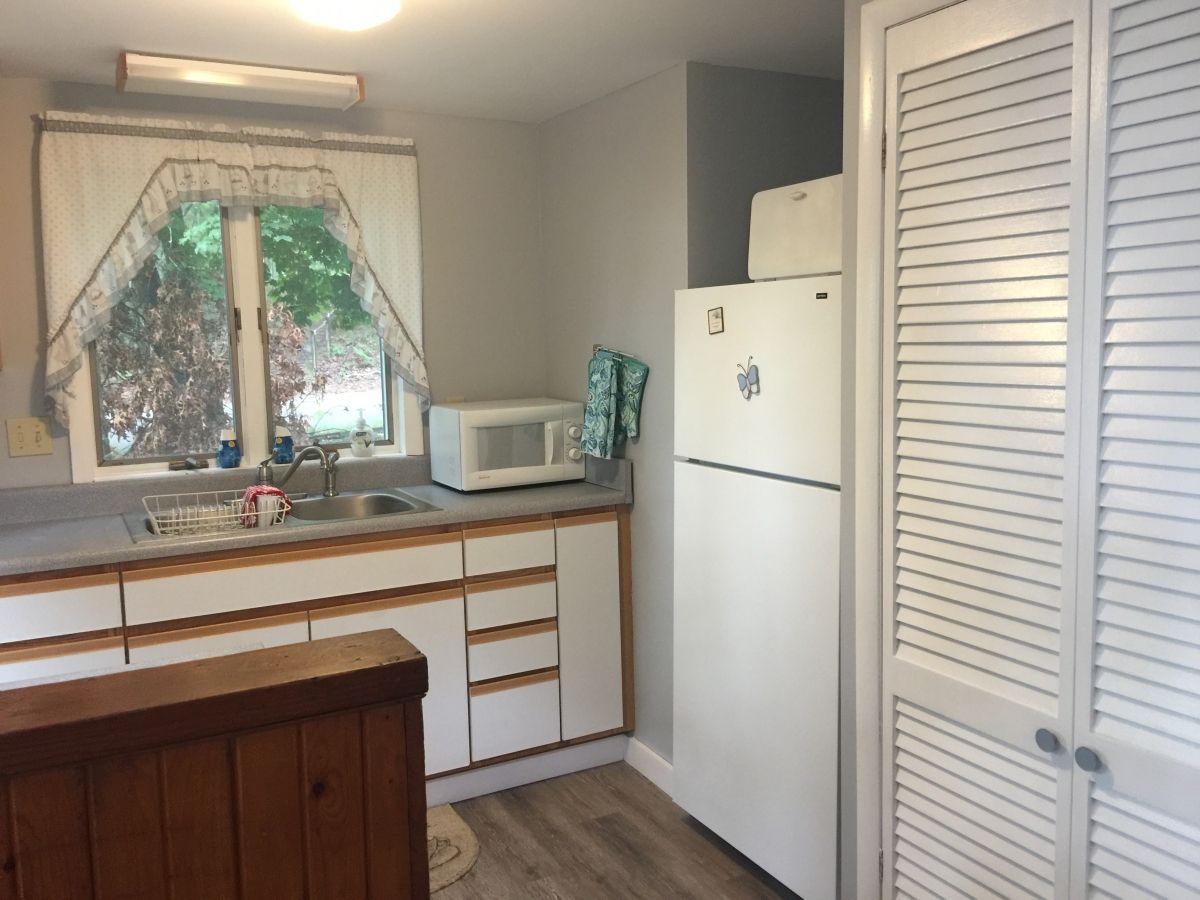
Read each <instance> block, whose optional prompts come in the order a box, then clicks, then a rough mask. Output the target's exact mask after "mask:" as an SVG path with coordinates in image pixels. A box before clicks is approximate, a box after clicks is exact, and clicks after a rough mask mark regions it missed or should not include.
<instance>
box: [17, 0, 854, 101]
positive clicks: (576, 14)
mask: <svg viewBox="0 0 1200 900" xmlns="http://www.w3.org/2000/svg"><path fill="white" fill-rule="evenodd" d="M331 2H334V3H336V2H338V0H331ZM3 6H4V14H3V23H2V25H0V76H31V77H41V78H50V79H53V80H55V81H82V82H92V83H96V84H112V83H113V81H114V71H115V67H116V59H117V54H118V52H119V51H120V50H122V49H127V50H140V51H143V52H148V53H164V54H171V55H179V56H198V57H205V58H210V59H224V60H233V61H236V62H252V63H261V64H264V65H279V66H293V67H301V68H312V69H325V70H330V71H348V72H356V73H358V74H361V75H363V76H364V77H365V78H366V85H367V104H368V105H371V106H384V107H394V108H399V109H406V110H413V111H424V112H438V113H444V114H451V115H463V116H483V117H487V118H497V119H513V120H517V121H525V122H539V121H542V120H545V119H547V118H550V117H552V116H554V115H557V114H558V113H561V112H564V111H566V110H568V109H573V108H574V107H576V106H579V105H580V104H582V103H586V102H587V101H589V100H593V99H595V98H596V97H600V96H603V95H604V94H607V93H610V92H611V91H614V90H617V89H619V88H621V87H624V86H625V85H628V84H632V83H633V82H635V81H638V80H640V79H642V78H645V77H647V76H650V75H653V74H654V73H656V72H659V71H662V70H663V69H666V68H669V67H670V66H672V65H674V64H675V63H679V62H683V61H685V60H694V61H700V62H709V63H716V64H720V65H730V66H744V67H747V68H755V69H771V70H776V71H780V72H795V73H798V74H804V75H821V76H825V77H829V78H840V77H841V59H842V48H841V43H842V37H841V35H842V2H841V0H591V2H588V0H405V3H404V8H403V9H402V10H401V12H400V15H399V16H397V17H396V18H395V19H394V20H393V21H391V22H390V23H388V24H386V25H383V26H380V27H379V28H375V29H372V30H370V31H365V32H359V33H346V32H338V31H329V30H325V29H320V28H315V27H313V26H311V25H306V24H304V23H303V22H300V21H299V20H298V19H296V18H295V16H293V15H292V14H291V12H290V11H289V9H288V4H287V0H7V2H5V3H4V4H3Z"/></svg>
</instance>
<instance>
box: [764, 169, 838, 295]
mask: <svg viewBox="0 0 1200 900" xmlns="http://www.w3.org/2000/svg"><path fill="white" fill-rule="evenodd" d="M747 269H748V271H749V274H750V279H751V280H752V281H766V280H769V279H773V278H794V277H796V276H797V275H829V274H832V273H834V272H840V271H842V176H841V175H831V176H830V177H828V178H818V179H816V180H815V181H804V182H801V183H800V184H791V185H788V186H787V187H781V188H775V189H773V190H769V191H759V192H758V193H757V194H755V195H754V200H753V201H752V203H751V205H750V258H749V263H748V266H747Z"/></svg>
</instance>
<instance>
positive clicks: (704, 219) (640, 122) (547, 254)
mask: <svg viewBox="0 0 1200 900" xmlns="http://www.w3.org/2000/svg"><path fill="white" fill-rule="evenodd" d="M841 103H842V94H841V82H838V81H831V80H827V79H820V78H803V77H799V76H794V75H784V74H779V73H773V72H758V71H752V70H747V69H738V68H730V67H726V66H711V65H702V64H695V63H688V64H686V65H681V66H676V67H675V68H672V69H669V70H667V71H666V72H663V73H660V74H659V75H656V76H654V77H652V78H649V79H646V80H645V81H642V82H639V83H638V84H635V85H632V86H630V87H628V88H625V89H624V90H621V91H617V92H616V93H613V94H611V95H609V96H607V97H603V98H601V99H599V100H596V101H594V102H592V103H589V104H587V105H586V106H583V107H580V108H579V109H576V110H572V111H571V112H568V113H565V114H564V115H561V116H559V117H557V118H555V119H552V120H550V121H549V122H546V123H544V124H543V125H542V126H541V127H540V133H539V138H540V141H539V146H540V153H541V160H542V186H541V190H542V251H543V260H544V261H543V282H542V290H543V294H544V302H545V304H546V328H547V332H546V348H547V351H546V352H547V388H548V390H549V392H550V394H551V395H553V396H563V397H570V398H576V399H584V398H585V397H586V392H587V385H586V380H585V375H586V361H587V358H588V356H589V355H590V353H591V347H592V344H593V343H603V344H606V345H608V346H610V347H614V348H616V349H619V350H624V351H627V352H629V353H632V354H634V355H636V356H638V357H640V358H641V359H643V360H645V361H646V362H647V363H648V364H649V365H650V367H651V375H650V381H649V383H648V386H647V391H646V401H645V407H644V411H643V416H644V417H643V423H644V434H643V437H642V438H641V439H640V440H639V441H637V442H636V443H633V444H631V445H630V447H629V448H628V451H627V453H626V455H627V456H628V458H629V459H632V460H633V461H634V463H635V465H634V473H635V481H636V496H637V502H636V504H635V507H634V512H633V521H632V525H633V532H634V564H633V578H634V611H635V627H634V640H635V664H636V672H637V676H636V684H637V721H638V727H637V737H638V738H639V739H640V740H641V741H643V742H644V743H645V744H647V745H648V746H649V747H651V748H652V749H654V750H655V751H657V752H658V753H659V754H660V755H662V756H664V757H665V758H667V759H670V758H671V753H672V690H673V684H672V628H673V614H672V607H673V577H672V559H673V547H672V478H673V472H672V462H671V459H672V441H673V437H672V429H673V407H674V398H673V383H672V371H671V370H672V366H673V342H674V336H673V333H674V322H673V308H674V297H673V292H674V290H675V289H677V288H683V287H698V286H708V285H713V284H729V283H737V282H744V281H746V252H747V248H748V235H749V227H750V200H751V198H752V197H753V195H754V194H755V193H756V192H757V191H759V190H762V189H764V188H769V187H778V186H780V185H784V184H791V183H794V182H796V181H802V180H805V179H808V178H818V177H822V176H825V175H831V174H834V173H836V172H838V171H840V169H841V154H842V148H841V127H842V125H841V123H842V118H841V115H842V114H841Z"/></svg>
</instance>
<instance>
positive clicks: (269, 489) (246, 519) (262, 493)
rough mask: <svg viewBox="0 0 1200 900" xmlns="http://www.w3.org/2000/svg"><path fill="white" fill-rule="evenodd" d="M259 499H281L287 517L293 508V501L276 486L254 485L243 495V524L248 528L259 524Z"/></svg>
mask: <svg viewBox="0 0 1200 900" xmlns="http://www.w3.org/2000/svg"><path fill="white" fill-rule="evenodd" d="M259 497H279V498H281V499H282V501H283V502H282V504H281V505H282V506H283V512H284V514H285V515H286V514H287V512H288V510H290V509H291V508H292V501H291V500H289V499H288V497H287V494H285V493H284V492H283V491H281V490H280V489H279V488H277V487H275V485H273V484H252V485H250V487H248V488H246V493H244V494H242V524H243V525H244V526H246V527H247V528H253V527H254V526H255V525H257V524H258V498H259Z"/></svg>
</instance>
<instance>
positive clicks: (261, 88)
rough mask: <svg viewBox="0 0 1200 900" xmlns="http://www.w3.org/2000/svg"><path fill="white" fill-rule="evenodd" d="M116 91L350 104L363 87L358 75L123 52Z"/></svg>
mask: <svg viewBox="0 0 1200 900" xmlns="http://www.w3.org/2000/svg"><path fill="white" fill-rule="evenodd" d="M117 90H118V91H123V92H126V93H136V94H175V95H180V96H185V97H209V98H212V99H216V100H246V101H252V102H258V103H286V104H289V105H292V106H318V107H322V108H326V109H349V108H350V107H351V106H354V105H355V104H357V103H361V102H362V99H363V97H364V96H365V92H364V90H363V80H362V77H361V76H359V75H345V74H338V73H334V72H310V71H307V70H304V69H277V68H272V67H269V66H251V65H244V64H242V63H230V62H215V61H213V60H207V59H187V58H185V57H178V56H150V55H147V54H145V53H122V54H121V58H120V59H119V60H118V62H117Z"/></svg>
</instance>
